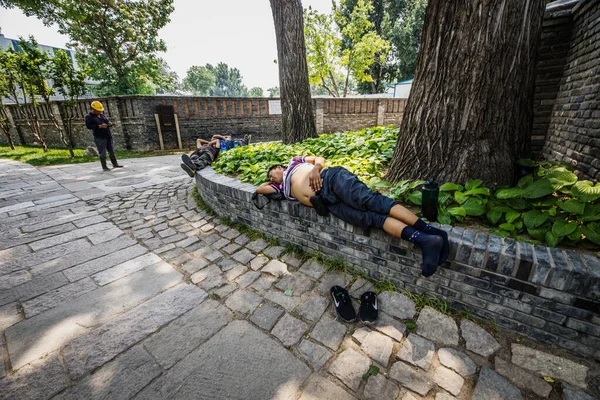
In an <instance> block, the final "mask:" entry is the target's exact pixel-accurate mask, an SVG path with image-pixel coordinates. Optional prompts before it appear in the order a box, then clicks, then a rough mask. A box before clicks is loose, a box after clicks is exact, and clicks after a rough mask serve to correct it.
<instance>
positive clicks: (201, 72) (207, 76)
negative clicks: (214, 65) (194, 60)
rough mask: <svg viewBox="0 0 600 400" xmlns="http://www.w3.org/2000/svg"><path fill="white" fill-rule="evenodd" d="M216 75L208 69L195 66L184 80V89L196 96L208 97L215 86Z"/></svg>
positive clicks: (189, 70) (188, 71) (189, 69)
mask: <svg viewBox="0 0 600 400" xmlns="http://www.w3.org/2000/svg"><path fill="white" fill-rule="evenodd" d="M215 83H216V77H215V74H214V73H213V72H212V71H211V70H209V69H208V68H206V67H203V66H199V65H193V66H191V67H190V68H188V70H187V72H186V75H185V78H183V88H184V89H185V90H187V91H190V92H192V93H193V94H195V95H196V96H208V95H210V91H211V89H212V88H213V87H214V86H215Z"/></svg>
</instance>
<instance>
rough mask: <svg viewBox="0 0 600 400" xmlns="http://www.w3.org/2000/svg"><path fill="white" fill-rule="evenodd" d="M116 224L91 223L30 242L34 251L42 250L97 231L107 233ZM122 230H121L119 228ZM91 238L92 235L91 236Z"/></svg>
mask: <svg viewBox="0 0 600 400" xmlns="http://www.w3.org/2000/svg"><path fill="white" fill-rule="evenodd" d="M114 229H115V228H114V225H113V224H112V223H110V222H102V223H99V224H96V225H91V226H86V227H85V228H80V229H75V230H71V231H69V232H67V233H62V234H60V235H55V236H51V237H49V238H46V239H42V240H38V241H36V242H32V243H30V244H29V246H30V247H31V248H32V249H33V251H38V250H42V249H45V248H47V247H52V246H56V245H59V244H63V243H67V242H70V241H72V240H74V239H79V238H82V237H85V236H91V235H94V234H97V233H99V232H100V233H106V232H109V231H111V232H112V230H114ZM119 231H120V230H119ZM120 232H122V231H120ZM113 238H114V237H111V238H109V239H107V240H105V241H108V240H110V239H113ZM90 240H91V237H90ZM92 243H93V244H97V243H101V242H97V243H94V241H92Z"/></svg>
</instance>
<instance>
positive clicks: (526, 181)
mask: <svg viewBox="0 0 600 400" xmlns="http://www.w3.org/2000/svg"><path fill="white" fill-rule="evenodd" d="M532 182H533V176H531V175H525V176H524V177H522V178H521V179H519V183H517V186H518V187H520V188H521V189H522V188H524V187H525V186H527V185H530V184H531V183H532Z"/></svg>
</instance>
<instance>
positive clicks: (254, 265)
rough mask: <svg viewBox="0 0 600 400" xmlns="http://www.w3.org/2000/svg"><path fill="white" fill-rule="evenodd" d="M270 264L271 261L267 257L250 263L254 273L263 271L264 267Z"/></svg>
mask: <svg viewBox="0 0 600 400" xmlns="http://www.w3.org/2000/svg"><path fill="white" fill-rule="evenodd" d="M268 262H269V259H268V258H267V257H265V256H258V257H256V258H255V259H253V260H252V261H250V268H252V270H254V271H258V270H259V269H261V268H262V267H263V265H265V264H266V263H268Z"/></svg>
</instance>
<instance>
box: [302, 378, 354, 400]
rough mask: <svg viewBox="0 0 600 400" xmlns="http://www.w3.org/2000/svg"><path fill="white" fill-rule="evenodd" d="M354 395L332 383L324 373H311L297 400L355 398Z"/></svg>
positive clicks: (341, 399) (345, 399) (351, 399)
mask: <svg viewBox="0 0 600 400" xmlns="http://www.w3.org/2000/svg"><path fill="white" fill-rule="evenodd" d="M355 399H356V397H354V396H352V395H351V394H350V393H348V392H346V391H345V390H344V389H342V388H341V387H339V386H338V385H336V384H335V383H333V382H332V381H331V380H330V379H329V378H328V377H327V376H326V375H322V374H313V375H311V376H310V378H308V381H307V383H306V385H305V388H304V390H303V391H302V396H300V399H299V400H355Z"/></svg>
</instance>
